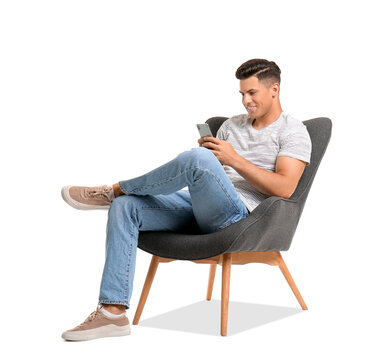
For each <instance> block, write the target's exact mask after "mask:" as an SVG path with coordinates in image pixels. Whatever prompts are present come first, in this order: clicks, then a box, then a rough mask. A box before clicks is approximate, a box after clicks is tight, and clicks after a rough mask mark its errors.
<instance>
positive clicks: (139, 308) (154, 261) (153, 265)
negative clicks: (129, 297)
mask: <svg viewBox="0 0 386 360" xmlns="http://www.w3.org/2000/svg"><path fill="white" fill-rule="evenodd" d="M158 264H159V257H158V256H155V255H153V257H152V259H151V262H150V266H149V270H148V272H147V276H146V280H145V284H144V285H143V289H142V293H141V297H140V299H139V302H138V306H137V311H136V312H135V315H134V320H133V325H137V324H138V322H139V318H140V317H141V314H142V310H143V308H144V306H145V303H146V299H147V296H148V295H149V291H150V287H151V284H152V283H153V279H154V276H155V273H156V271H157V268H158Z"/></svg>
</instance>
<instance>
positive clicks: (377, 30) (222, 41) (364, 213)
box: [0, 0, 386, 359]
mask: <svg viewBox="0 0 386 360" xmlns="http://www.w3.org/2000/svg"><path fill="white" fill-rule="evenodd" d="M385 30H386V29H385V25H384V14H383V13H382V11H381V1H366V2H358V1H340V2H339V1H321V2H320V3H319V4H316V3H314V2H311V1H256V0H255V1H237V2H236V1H194V2H187V1H167V0H163V1H146V2H139V1H95V0H94V1H82V0H76V1H69V0H66V1H17V0H14V1H1V5H0V51H1V56H0V119H1V142H0V146H1V174H2V175H1V190H2V196H1V199H2V206H1V227H0V231H1V237H0V240H1V252H0V256H1V258H0V266H1V268H0V270H1V286H0V290H1V296H0V299H1V317H0V319H1V320H0V326H1V342H2V346H1V350H0V351H1V352H4V353H7V355H6V357H4V356H2V358H4V359H5V358H7V359H13V358H15V359H16V358H19V359H20V358H21V357H22V356H23V357H24V358H25V357H27V356H33V357H39V358H42V359H48V358H49V359H54V358H55V359H84V358H85V357H86V356H87V357H88V358H90V359H106V358H130V357H132V358H138V357H139V356H140V357H141V358H145V357H146V358H147V357H150V356H158V357H159V356H162V357H167V358H171V359H177V358H178V359H180V358H181V357H184V358H188V359H193V358H204V357H205V358H208V357H212V358H214V357H216V358H234V357H236V356H244V357H245V356H246V357H248V358H249V357H252V356H253V357H259V358H262V359H263V358H264V359H279V358H287V359H325V358H327V357H328V358H334V359H337V358H349V357H352V356H354V355H356V356H358V357H361V358H364V357H365V356H366V357H367V358H372V359H379V358H381V357H382V356H385V350H384V347H383V346H382V345H381V340H382V339H383V336H384V322H385V309H384V306H385V300H386V299H385V295H384V294H383V290H384V284H385V281H384V275H385V271H384V264H383V259H384V251H385V234H384V221H385V220H384V215H385V212H384V204H385V200H386V199H385V194H384V177H383V175H382V172H383V167H384V130H385V120H386V119H385V112H384V106H383V103H384V87H383V83H384V81H385V70H384V66H385V63H386V56H385V54H384V53H383V49H382V48H383V47H384V45H382V44H383V43H384V34H385ZM251 58H266V59H268V60H273V61H275V62H276V63H277V64H278V65H279V67H280V68H281V70H282V84H281V93H280V97H281V102H282V107H283V109H284V111H286V112H288V113H290V114H291V115H292V116H294V117H296V118H298V119H301V120H307V119H311V118H315V117H320V116H326V117H329V118H331V120H332V122H333V131H332V138H331V141H330V145H329V147H328V149H327V152H326V154H325V157H324V159H323V161H322V163H321V165H320V168H319V171H318V173H317V176H316V178H315V181H314V184H313V187H312V189H311V191H310V194H309V197H308V200H307V203H306V205H305V208H304V212H303V215H302V218H301V220H300V222H299V225H298V229H297V232H296V234H295V237H294V240H293V243H292V246H291V249H290V251H288V252H286V253H283V257H284V259H285V260H286V263H287V266H288V268H289V270H290V271H291V273H292V275H293V277H294V279H295V282H296V283H297V285H298V287H299V290H300V291H301V293H302V295H303V297H304V299H305V301H306V303H307V305H308V307H309V310H308V311H301V310H300V306H299V304H298V303H297V301H296V299H295V297H294V295H293V294H292V292H291V290H290V288H289V287H288V285H287V283H286V282H285V279H284V277H283V276H282V275H281V273H280V271H279V269H278V268H276V267H270V266H267V265H262V264H251V265H245V266H234V267H233V268H232V276H231V288H230V307H229V324H228V336H227V337H221V336H220V335H219V332H220V302H219V299H220V294H221V286H220V285H221V268H220V267H218V272H217V277H216V282H215V287H214V292H213V300H212V302H206V301H205V295H206V286H207V277H208V273H209V266H208V265H198V264H194V263H191V262H173V263H170V264H161V265H160V266H159V269H158V272H157V275H156V277H155V280H154V283H153V286H152V289H151V291H150V295H149V298H148V300H147V303H146V306H145V309H144V311H143V314H142V319H141V320H143V321H142V324H141V322H140V324H139V325H138V326H132V335H131V336H129V337H122V338H111V339H99V340H94V341H89V342H80V343H68V342H64V341H63V340H62V339H61V337H60V336H61V333H62V332H63V331H64V330H66V329H69V328H72V327H74V326H76V325H78V324H79V323H80V322H82V321H83V320H84V319H85V318H86V317H87V316H88V315H89V314H90V313H91V312H92V311H93V310H95V308H96V305H97V300H98V294H99V284H100V279H101V275H102V269H103V265H104V244H105V226H106V219H107V212H106V211H90V212H85V211H84V212H82V211H77V210H75V209H73V208H71V207H69V206H68V205H67V204H65V203H64V202H63V200H62V198H61V196H60V189H61V187H62V186H64V185H67V184H73V185H89V186H96V185H102V184H111V183H113V182H117V181H118V180H124V179H128V178H131V177H135V176H139V175H142V174H143V173H145V172H146V171H149V170H151V169H153V168H155V167H157V166H160V165H162V164H163V163H165V162H166V161H169V160H171V159H172V158H173V157H175V156H176V155H177V154H179V153H180V152H182V151H184V150H187V149H190V148H192V147H195V146H197V142H196V141H197V138H198V133H197V129H196V127H195V124H196V123H199V122H204V121H205V120H206V119H207V118H209V117H212V116H216V115H224V116H231V115H236V114H241V113H244V112H245V109H244V108H243V107H242V104H241V95H240V94H239V93H238V90H239V82H238V80H237V79H236V78H235V76H234V73H235V71H236V69H237V67H238V66H239V65H240V64H241V63H242V62H244V61H246V60H248V59H251ZM150 259H151V255H150V254H147V253H145V252H143V251H142V250H138V256H137V268H136V277H135V282H134V291H133V296H132V298H131V308H130V309H129V310H128V312H127V313H128V316H129V319H130V321H132V319H133V316H134V313H135V309H136V306H137V303H138V299H139V296H140V292H141V290H142V285H143V282H144V279H145V276H146V273H147V269H148V265H149V263H150ZM158 316H161V317H160V318H158ZM141 325H142V326H141ZM382 354H383V355H382Z"/></svg>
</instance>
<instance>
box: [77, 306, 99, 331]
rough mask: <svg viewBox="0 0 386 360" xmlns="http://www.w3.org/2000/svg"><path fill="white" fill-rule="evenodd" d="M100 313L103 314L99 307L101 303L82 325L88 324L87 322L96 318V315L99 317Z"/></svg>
mask: <svg viewBox="0 0 386 360" xmlns="http://www.w3.org/2000/svg"><path fill="white" fill-rule="evenodd" d="M100 315H101V312H100V308H99V305H98V306H97V308H96V310H95V311H93V312H92V313H91V314H90V315H89V316H88V318H87V319H86V320H85V321H83V322H82V323H81V324H80V326H82V325H84V324H86V323H88V322H90V321H92V320H94V319H95V318H96V317H98V316H100Z"/></svg>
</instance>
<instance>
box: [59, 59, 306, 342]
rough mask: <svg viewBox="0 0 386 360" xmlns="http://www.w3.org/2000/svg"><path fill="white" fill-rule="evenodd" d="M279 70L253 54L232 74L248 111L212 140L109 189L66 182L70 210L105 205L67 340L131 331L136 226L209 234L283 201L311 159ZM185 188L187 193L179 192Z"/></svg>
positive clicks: (201, 141) (65, 196)
mask: <svg viewBox="0 0 386 360" xmlns="http://www.w3.org/2000/svg"><path fill="white" fill-rule="evenodd" d="M280 73H281V71H280V69H279V67H278V66H277V65H276V64H275V63H274V62H273V61H267V60H264V59H252V60H249V61H247V62H245V63H244V64H242V65H241V66H240V67H239V68H238V69H237V71H236V77H237V79H239V80H240V93H241V95H242V101H243V105H244V106H245V108H246V110H247V112H248V114H242V115H237V116H233V117H231V118H230V119H228V120H226V121H225V122H224V123H223V124H222V126H221V127H220V129H219V131H218V133H217V136H216V138H214V137H206V138H202V139H199V140H198V143H199V147H198V148H193V149H191V150H188V151H185V152H182V153H181V154H179V155H178V156H177V157H176V158H175V159H173V160H171V161H170V162H168V163H166V164H164V165H162V166H160V167H159V168H157V169H154V170H152V171H150V172H149V173H147V174H145V175H142V176H139V177H137V178H134V179H130V180H125V181H120V182H118V183H116V184H113V185H112V186H107V185H104V186H97V187H82V186H65V187H64V188H63V189H62V196H63V199H64V200H65V201H66V202H67V203H68V204H69V205H71V206H73V207H74V208H77V209H86V210H87V209H103V208H106V209H109V213H108V221H107V238H106V262H105V266H104V270H103V275H102V281H101V286H100V294H99V302H98V306H97V309H96V310H95V311H94V312H93V313H91V314H90V315H89V317H88V318H87V319H86V320H85V321H84V322H83V323H82V324H80V325H79V326H77V327H75V328H74V329H71V330H68V331H65V332H64V333H63V334H62V337H63V338H64V339H66V340H89V339H95V338H99V337H105V336H122V335H129V334H130V324H129V320H128V318H127V317H126V313H125V310H126V309H128V308H129V301H130V298H131V294H132V290H133V280H134V271H135V260H136V250H137V243H138V233H139V231H150V230H153V231H154V230H168V231H175V232H178V231H179V230H182V229H184V228H185V227H188V226H189V224H192V223H196V224H197V225H198V227H199V229H200V230H201V231H202V232H203V233H210V232H214V231H217V230H219V229H222V228H224V227H227V226H229V225H230V224H232V223H234V222H236V221H240V220H242V219H243V218H245V217H247V216H248V214H249V213H250V212H251V211H253V209H254V208H256V206H258V205H259V203H260V202H261V201H262V200H264V199H265V198H267V197H269V196H280V197H283V198H289V197H290V196H291V195H292V193H293V192H294V191H295V189H296V186H297V184H298V181H299V179H300V177H301V175H302V173H303V171H304V168H305V166H306V165H307V164H309V162H310V156H311V140H310V137H309V134H308V132H307V129H306V127H305V125H304V124H303V123H302V122H301V121H299V120H296V119H294V118H293V117H291V116H290V115H288V114H285V113H284V112H283V110H282V108H281V105H280V100H279V90H280ZM186 186H188V190H181V189H183V188H184V187H186Z"/></svg>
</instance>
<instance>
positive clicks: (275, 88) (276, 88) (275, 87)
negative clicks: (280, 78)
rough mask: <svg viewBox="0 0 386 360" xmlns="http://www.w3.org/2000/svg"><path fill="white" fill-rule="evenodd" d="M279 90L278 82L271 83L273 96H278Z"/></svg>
mask: <svg viewBox="0 0 386 360" xmlns="http://www.w3.org/2000/svg"><path fill="white" fill-rule="evenodd" d="M279 91H280V85H279V84H278V83H274V84H272V85H271V95H272V97H273V98H274V97H277V96H279Z"/></svg>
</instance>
